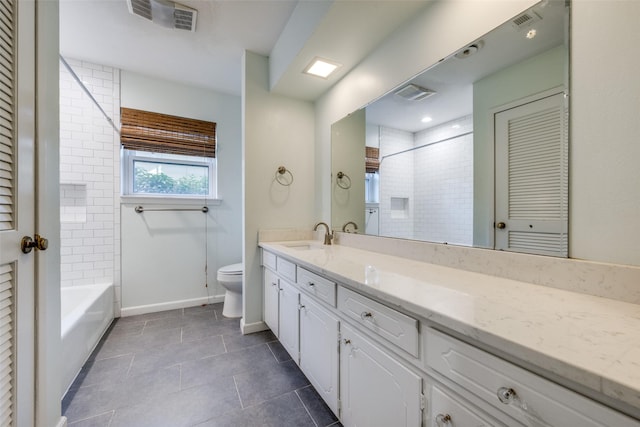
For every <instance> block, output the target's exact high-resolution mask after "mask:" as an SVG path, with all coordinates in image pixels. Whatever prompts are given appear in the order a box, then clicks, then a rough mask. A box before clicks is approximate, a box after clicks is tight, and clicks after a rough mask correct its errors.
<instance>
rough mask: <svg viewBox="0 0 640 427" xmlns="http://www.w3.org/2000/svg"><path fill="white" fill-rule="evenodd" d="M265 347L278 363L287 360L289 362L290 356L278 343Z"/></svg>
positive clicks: (274, 342) (271, 343)
mask: <svg viewBox="0 0 640 427" xmlns="http://www.w3.org/2000/svg"><path fill="white" fill-rule="evenodd" d="M267 345H268V346H269V349H270V350H271V353H273V356H274V357H275V358H276V360H277V361H278V362H285V361H287V360H291V355H290V354H289V352H288V351H287V350H286V349H285V348H284V346H283V345H282V344H280V341H273V342H270V343H268V344H267Z"/></svg>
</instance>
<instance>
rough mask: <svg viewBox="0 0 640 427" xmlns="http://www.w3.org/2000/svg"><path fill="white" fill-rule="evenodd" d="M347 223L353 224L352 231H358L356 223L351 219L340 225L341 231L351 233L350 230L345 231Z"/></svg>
mask: <svg viewBox="0 0 640 427" xmlns="http://www.w3.org/2000/svg"><path fill="white" fill-rule="evenodd" d="M349 224H351V225H353V232H354V233H357V232H358V224H356V223H355V222H353V221H349V222H347V223H346V224H345V225H343V226H342V231H343V232H345V233H351V232H350V231H347V227H348V226H349Z"/></svg>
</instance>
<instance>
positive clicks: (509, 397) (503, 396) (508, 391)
mask: <svg viewBox="0 0 640 427" xmlns="http://www.w3.org/2000/svg"><path fill="white" fill-rule="evenodd" d="M497 394H498V399H500V402H502V403H504V404H505V405H508V404H510V403H511V402H513V401H514V400H515V398H516V391H515V390H514V389H512V388H508V387H500V388H499V389H498V393H497Z"/></svg>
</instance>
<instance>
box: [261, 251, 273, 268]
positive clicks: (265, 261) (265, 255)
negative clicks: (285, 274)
mask: <svg viewBox="0 0 640 427" xmlns="http://www.w3.org/2000/svg"><path fill="white" fill-rule="evenodd" d="M262 265H264V266H265V267H267V268H270V269H271V270H273V271H276V256H275V254H272V253H271V252H267V251H265V250H264V249H263V250H262Z"/></svg>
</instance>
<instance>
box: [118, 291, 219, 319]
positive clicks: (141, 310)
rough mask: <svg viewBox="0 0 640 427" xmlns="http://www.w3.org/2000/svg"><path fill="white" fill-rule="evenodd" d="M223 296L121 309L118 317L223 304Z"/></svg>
mask: <svg viewBox="0 0 640 427" xmlns="http://www.w3.org/2000/svg"><path fill="white" fill-rule="evenodd" d="M223 301H224V295H215V296H211V297H202V298H192V299H184V300H179V301H169V302H162V303H158V304H148V305H138V306H135V307H122V308H121V309H120V316H122V317H127V316H135V315H137V314H146V313H155V312H158V311H167V310H175V309H178V308H186V307H195V306H198V305H203V304H214V303H217V302H223Z"/></svg>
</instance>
